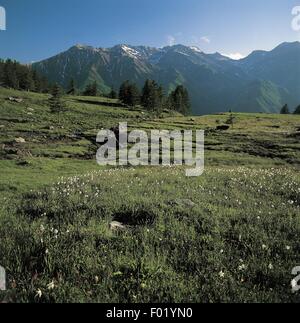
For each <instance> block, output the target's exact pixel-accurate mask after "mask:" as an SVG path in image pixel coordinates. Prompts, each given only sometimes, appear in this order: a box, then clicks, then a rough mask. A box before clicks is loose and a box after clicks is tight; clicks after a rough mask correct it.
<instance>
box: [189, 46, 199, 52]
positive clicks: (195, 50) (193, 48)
mask: <svg viewBox="0 0 300 323" xmlns="http://www.w3.org/2000/svg"><path fill="white" fill-rule="evenodd" d="M190 49H191V50H193V51H194V52H197V53H202V51H201V49H200V48H198V47H196V46H191V47H190Z"/></svg>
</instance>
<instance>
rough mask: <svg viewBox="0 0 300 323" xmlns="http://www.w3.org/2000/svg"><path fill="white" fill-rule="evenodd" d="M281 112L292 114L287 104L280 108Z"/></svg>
mask: <svg viewBox="0 0 300 323" xmlns="http://www.w3.org/2000/svg"><path fill="white" fill-rule="evenodd" d="M280 114H290V110H289V107H288V105H287V104H285V105H284V106H283V107H282V109H281V110H280Z"/></svg>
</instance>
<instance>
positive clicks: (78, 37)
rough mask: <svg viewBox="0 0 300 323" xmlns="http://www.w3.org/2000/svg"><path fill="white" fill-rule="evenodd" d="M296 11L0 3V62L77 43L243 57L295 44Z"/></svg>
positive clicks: (273, 2)
mask: <svg viewBox="0 0 300 323" xmlns="http://www.w3.org/2000/svg"><path fill="white" fill-rule="evenodd" d="M296 5H299V6H300V0H147V1H146V0H84V1H83V0H0V6H2V7H4V8H5V9H6V16H7V30H6V31H0V44H1V45H0V57H2V58H6V57H11V58H15V59H17V60H19V61H21V62H31V61H38V60H41V59H44V58H47V57H50V56H52V55H54V54H57V53H58V52H61V51H64V50H66V49H68V48H69V47H71V46H72V45H74V44H77V43H80V44H87V45H92V46H96V47H110V46H113V45H116V44H119V43H122V44H123V43H126V44H131V45H149V46H156V47H162V46H165V45H170V44H176V43H182V44H185V45H190V46H192V45H193V46H198V47H199V48H200V49H202V50H203V51H205V52H209V53H210V52H216V51H218V52H220V53H223V54H237V56H238V55H243V56H245V55H248V54H249V53H250V52H251V51H253V50H255V49H266V50H270V49H272V48H274V47H275V46H277V45H278V44H279V43H281V42H284V41H295V40H300V32H296V31H294V30H292V28H291V21H292V18H293V16H292V14H291V11H292V8H293V7H294V6H296ZM238 53H239V54H238Z"/></svg>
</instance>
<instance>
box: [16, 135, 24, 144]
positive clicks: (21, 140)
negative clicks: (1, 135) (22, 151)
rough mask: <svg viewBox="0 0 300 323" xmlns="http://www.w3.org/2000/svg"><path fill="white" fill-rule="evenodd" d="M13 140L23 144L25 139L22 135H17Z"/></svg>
mask: <svg viewBox="0 0 300 323" xmlns="http://www.w3.org/2000/svg"><path fill="white" fill-rule="evenodd" d="M15 142H16V143H17V144H24V143H25V142H26V140H25V139H24V138H22V137H19V138H15Z"/></svg>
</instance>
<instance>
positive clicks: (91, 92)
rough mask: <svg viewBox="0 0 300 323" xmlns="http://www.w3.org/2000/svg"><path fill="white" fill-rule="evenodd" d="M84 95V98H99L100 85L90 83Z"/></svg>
mask: <svg viewBox="0 0 300 323" xmlns="http://www.w3.org/2000/svg"><path fill="white" fill-rule="evenodd" d="M83 95H84V96H97V95H98V84H97V82H96V81H95V82H92V83H89V84H88V85H87V86H86V88H85V90H84V92H83Z"/></svg>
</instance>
